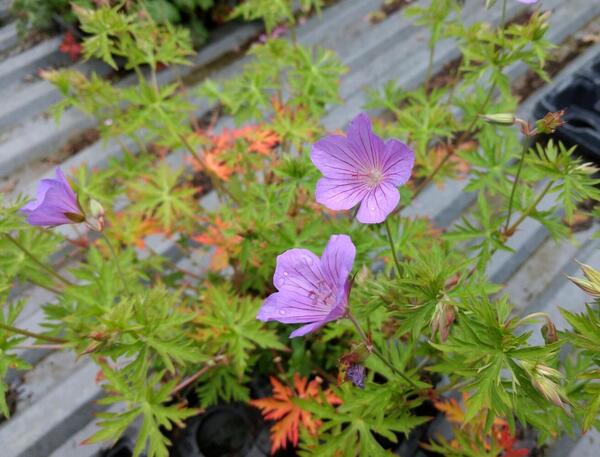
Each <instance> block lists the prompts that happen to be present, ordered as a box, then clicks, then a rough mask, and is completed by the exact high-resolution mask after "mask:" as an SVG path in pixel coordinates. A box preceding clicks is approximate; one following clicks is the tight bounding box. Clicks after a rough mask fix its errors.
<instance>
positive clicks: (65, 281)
mask: <svg viewBox="0 0 600 457" xmlns="http://www.w3.org/2000/svg"><path fill="white" fill-rule="evenodd" d="M4 237H5V238H6V239H7V240H8V241H10V242H11V243H12V244H14V245H15V246H16V247H17V248H18V249H19V250H20V251H21V252H23V254H25V255H26V256H27V257H28V258H29V259H30V260H31V261H32V262H33V263H35V264H36V265H37V266H38V267H40V268H41V269H42V270H44V271H45V272H46V273H48V274H49V275H51V276H53V277H54V278H56V279H58V280H59V281H61V282H62V283H63V284H65V285H67V286H74V285H75V284H73V283H72V282H71V281H69V280H68V279H67V278H65V277H64V276H62V275H61V274H59V273H57V272H56V271H54V270H53V269H52V268H50V267H49V266H48V265H46V264H45V263H43V262H41V261H40V260H39V259H38V258H37V257H36V256H35V255H34V254H33V253H32V252H31V251H30V250H29V249H27V248H26V247H25V246H23V245H22V244H21V243H20V242H19V241H17V239H16V238H13V237H12V236H11V235H9V234H8V233H4Z"/></svg>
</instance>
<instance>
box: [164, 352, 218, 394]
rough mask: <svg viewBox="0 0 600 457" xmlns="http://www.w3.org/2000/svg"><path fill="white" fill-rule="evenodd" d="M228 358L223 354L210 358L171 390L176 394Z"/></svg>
mask: <svg viewBox="0 0 600 457" xmlns="http://www.w3.org/2000/svg"><path fill="white" fill-rule="evenodd" d="M226 360H227V359H226V358H225V356H223V355H217V356H215V357H214V358H213V359H211V360H208V361H207V362H206V364H205V365H204V366H203V367H202V368H200V369H199V370H198V371H196V372H195V373H194V374H193V375H191V376H189V377H187V378H185V379H184V380H183V381H181V382H180V383H179V384H177V385H176V386H175V387H174V388H173V390H172V391H171V395H175V394H176V393H177V392H180V391H181V390H183V389H185V388H186V387H187V386H189V385H190V384H192V383H193V382H194V381H196V380H197V379H198V378H199V377H200V376H202V375H203V374H204V373H206V372H207V371H209V370H210V369H211V368H213V367H214V366H215V365H216V364H218V363H226Z"/></svg>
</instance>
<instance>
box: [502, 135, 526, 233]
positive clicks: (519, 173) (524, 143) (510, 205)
mask: <svg viewBox="0 0 600 457" xmlns="http://www.w3.org/2000/svg"><path fill="white" fill-rule="evenodd" d="M530 144H531V137H527V138H525V141H524V142H523V150H522V151H521V159H520V160H519V167H518V168H517V174H516V176H515V180H514V182H513V186H512V190H511V192H510V200H509V201H508V215H507V216H506V225H505V226H504V231H505V232H506V231H507V230H508V227H509V226H510V218H511V216H512V210H513V203H514V200H515V194H516V191H517V185H518V184H519V179H520V177H521V170H522V169H523V162H525V156H526V155H527V151H528V150H529V146H530Z"/></svg>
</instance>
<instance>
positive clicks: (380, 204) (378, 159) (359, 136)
mask: <svg viewBox="0 0 600 457" xmlns="http://www.w3.org/2000/svg"><path fill="white" fill-rule="evenodd" d="M311 159H312V161H313V163H314V164H315V166H316V167H317V168H318V169H319V170H320V171H321V173H323V178H321V179H320V180H319V182H318V183H317V191H316V198H317V201H318V202H319V203H321V204H323V205H325V206H326V207H327V208H329V209H332V210H348V209H350V208H352V207H354V206H356V205H357V204H359V203H360V208H359V210H358V213H357V215H356V218H357V219H358V221H359V222H362V223H364V224H377V223H379V222H383V221H384V220H385V218H386V217H387V216H388V214H390V213H391V212H392V211H393V210H394V208H396V205H398V202H399V201H400V193H399V192H398V189H397V187H398V186H400V185H402V184H404V183H405V182H406V181H408V179H409V178H410V173H411V171H412V168H413V164H414V161H415V155H414V153H413V151H412V150H411V149H410V148H409V147H408V146H407V145H405V144H404V143H402V142H400V141H398V140H395V139H391V140H387V141H386V142H384V141H383V140H382V139H381V138H379V137H378V136H377V135H375V134H374V133H373V129H372V127H371V121H370V119H369V116H367V115H366V114H365V113H361V114H359V115H358V116H356V117H355V118H354V119H353V120H352V122H351V123H350V125H349V126H348V132H347V136H345V137H344V136H340V135H329V136H326V137H325V138H323V139H321V140H319V141H317V142H316V143H315V144H314V145H313V148H312V152H311Z"/></svg>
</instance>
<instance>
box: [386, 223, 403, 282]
mask: <svg viewBox="0 0 600 457" xmlns="http://www.w3.org/2000/svg"><path fill="white" fill-rule="evenodd" d="M385 231H386V232H387V238H388V241H389V242H390V249H391V250H392V256H393V257H394V263H395V264H396V270H397V272H398V276H400V275H401V274H402V267H401V266H400V261H399V260H398V255H397V254H396V246H395V244H394V238H393V237H392V230H391V228H390V219H389V218H386V220H385Z"/></svg>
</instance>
